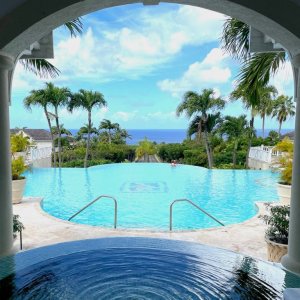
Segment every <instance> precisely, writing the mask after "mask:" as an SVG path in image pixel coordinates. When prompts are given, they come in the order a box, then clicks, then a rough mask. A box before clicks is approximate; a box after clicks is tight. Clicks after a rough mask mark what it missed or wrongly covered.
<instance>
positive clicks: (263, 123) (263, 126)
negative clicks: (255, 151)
mask: <svg viewBox="0 0 300 300" xmlns="http://www.w3.org/2000/svg"><path fill="white" fill-rule="evenodd" d="M265 118H266V116H265V115H263V117H262V137H263V139H264V138H265Z"/></svg>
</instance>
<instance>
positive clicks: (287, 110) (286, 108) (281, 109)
mask: <svg viewBox="0 0 300 300" xmlns="http://www.w3.org/2000/svg"><path fill="white" fill-rule="evenodd" d="M295 113H296V111H295V104H294V102H293V98H292V97H288V96H284V95H280V96H279V97H278V98H277V99H276V100H275V104H274V110H273V114H272V118H273V117H276V119H277V120H278V122H279V129H278V134H279V136H280V133H281V126H282V123H283V122H285V121H286V120H287V118H289V117H292V116H294V115H295Z"/></svg>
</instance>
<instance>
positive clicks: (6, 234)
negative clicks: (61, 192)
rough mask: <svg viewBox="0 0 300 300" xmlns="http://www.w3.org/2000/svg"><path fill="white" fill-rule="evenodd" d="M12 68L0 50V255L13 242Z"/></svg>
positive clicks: (8, 248)
mask: <svg viewBox="0 0 300 300" xmlns="http://www.w3.org/2000/svg"><path fill="white" fill-rule="evenodd" d="M12 68H13V59H12V58H11V57H9V56H6V55H3V54H2V53H1V52H0V257H1V256H4V255H7V254H9V253H10V251H11V248H12V243H13V230H12V227H13V222H12V200H11V162H10V160H11V154H10V124H9V78H8V77H9V76H8V71H9V70H11V69H12Z"/></svg>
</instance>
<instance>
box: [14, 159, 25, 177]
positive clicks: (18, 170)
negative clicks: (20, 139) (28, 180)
mask: <svg viewBox="0 0 300 300" xmlns="http://www.w3.org/2000/svg"><path fill="white" fill-rule="evenodd" d="M26 170H27V166H26V165H25V162H24V158H23V157H18V158H16V159H13V160H12V161H11V172H12V180H20V179H24V177H23V176H21V175H22V174H23V173H24V172H25V171H26Z"/></svg>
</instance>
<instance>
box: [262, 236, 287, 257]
mask: <svg viewBox="0 0 300 300" xmlns="http://www.w3.org/2000/svg"><path fill="white" fill-rule="evenodd" d="M265 240H266V243H267V253H268V261H273V262H280V261H281V258H282V256H284V255H285V254H287V252H288V245H285V244H279V243H276V242H273V241H270V240H269V239H268V238H266V239H265Z"/></svg>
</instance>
